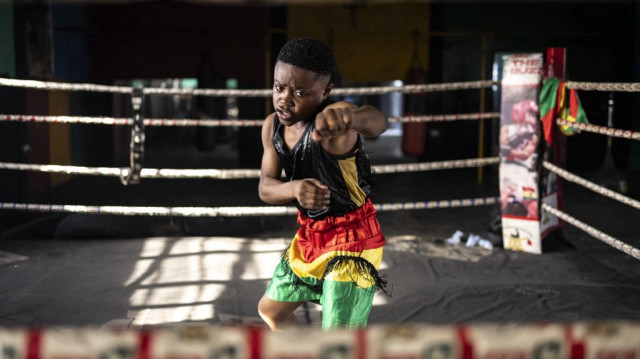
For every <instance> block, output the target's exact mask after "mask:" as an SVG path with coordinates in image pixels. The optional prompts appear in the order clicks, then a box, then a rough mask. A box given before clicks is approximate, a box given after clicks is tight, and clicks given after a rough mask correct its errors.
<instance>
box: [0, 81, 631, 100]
mask: <svg viewBox="0 0 640 359" xmlns="http://www.w3.org/2000/svg"><path fill="white" fill-rule="evenodd" d="M0 85H2V86H11V87H25V88H35V89H43V90H69V91H89V92H110V93H122V94H130V93H131V92H132V90H133V88H132V87H131V86H108V85H97V84H90V83H65V82H53V81H36V80H19V79H9V78H0ZM494 85H499V83H498V82H495V81H491V80H484V81H467V82H450V83H441V84H421V85H403V86H377V87H360V88H338V89H334V90H333V91H332V93H333V94H335V95H376V94H384V93H391V92H402V93H424V92H435V91H450V90H466V89H480V88H486V87H491V86H494ZM565 85H566V86H567V88H570V89H576V90H586V91H619V92H640V83H637V82H620V83H617V82H578V81H567V82H566V83H565ZM143 92H144V93H145V94H159V95H194V96H220V97H269V96H271V94H272V90H271V89H250V90H237V89H236V90H227V89H170V88H152V87H148V88H144V89H143Z"/></svg>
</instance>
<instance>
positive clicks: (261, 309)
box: [258, 295, 303, 330]
mask: <svg viewBox="0 0 640 359" xmlns="http://www.w3.org/2000/svg"><path fill="white" fill-rule="evenodd" d="M302 303H303V302H279V301H276V300H273V299H271V298H268V297H267V296H264V295H263V296H262V298H261V299H260V302H259V303H258V313H260V316H261V317H262V320H264V321H265V322H266V323H267V325H268V326H269V328H271V330H279V329H283V327H287V326H291V325H297V324H299V322H298V318H296V316H295V315H294V314H293V312H294V311H295V310H296V309H297V308H298V307H299V306H300V305H301V304H302Z"/></svg>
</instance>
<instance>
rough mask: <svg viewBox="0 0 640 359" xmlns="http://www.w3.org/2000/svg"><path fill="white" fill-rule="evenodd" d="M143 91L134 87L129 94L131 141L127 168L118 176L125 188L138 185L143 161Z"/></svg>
mask: <svg viewBox="0 0 640 359" xmlns="http://www.w3.org/2000/svg"><path fill="white" fill-rule="evenodd" d="M143 102H144V91H143V89H142V87H134V88H133V90H132V92H131V106H132V107H133V124H132V125H131V141H130V145H129V168H128V170H123V171H122V173H121V174H120V181H121V182H122V184H124V185H125V186H127V185H130V184H139V183H140V172H141V171H142V160H143V159H144V139H145V138H144V119H143V117H142V103H143ZM125 171H126V173H125Z"/></svg>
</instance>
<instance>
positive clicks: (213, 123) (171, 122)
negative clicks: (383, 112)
mask: <svg viewBox="0 0 640 359" xmlns="http://www.w3.org/2000/svg"><path fill="white" fill-rule="evenodd" d="M498 117H500V113H499V112H484V113H459V114H449V115H421V116H405V117H389V122H390V123H415V122H444V121H460V120H485V119H492V118H498ZM0 121H8V122H33V123H66V124H78V123H80V124H90V125H115V126H125V125H131V124H133V120H132V119H131V118H123V117H121V118H112V117H87V116H34V115H15V114H0ZM263 122H264V120H255V119H241V120H227V119H176V118H145V119H144V125H145V126H164V127H172V126H176V127H178V126H180V127H187V126H206V127H258V126H262V123H263Z"/></svg>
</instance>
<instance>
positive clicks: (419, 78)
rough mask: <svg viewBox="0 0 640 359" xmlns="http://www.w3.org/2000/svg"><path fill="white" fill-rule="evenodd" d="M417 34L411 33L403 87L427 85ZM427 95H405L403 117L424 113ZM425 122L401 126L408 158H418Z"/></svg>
mask: <svg viewBox="0 0 640 359" xmlns="http://www.w3.org/2000/svg"><path fill="white" fill-rule="evenodd" d="M418 36H419V34H418V32H417V31H416V32H414V33H413V41H414V43H413V55H412V58H411V63H410V64H409V69H408V70H407V72H406V73H405V75H404V83H405V85H413V84H425V83H427V71H426V70H425V68H424V67H423V66H422V62H421V61H420V56H419V53H418ZM426 96H427V93H426V92H424V93H411V94H405V96H404V98H405V101H404V116H421V115H424V114H425V113H426V108H427V99H426ZM426 132H427V124H426V122H413V123H403V124H402V153H403V154H404V155H405V156H408V157H416V158H417V157H420V156H421V155H422V153H423V152H424V148H425V142H426Z"/></svg>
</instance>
